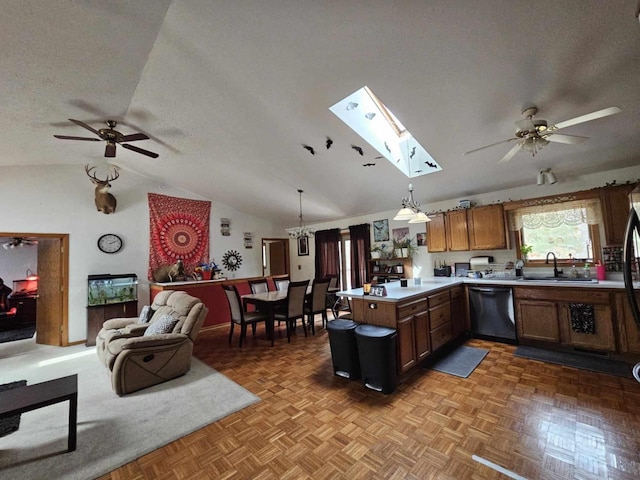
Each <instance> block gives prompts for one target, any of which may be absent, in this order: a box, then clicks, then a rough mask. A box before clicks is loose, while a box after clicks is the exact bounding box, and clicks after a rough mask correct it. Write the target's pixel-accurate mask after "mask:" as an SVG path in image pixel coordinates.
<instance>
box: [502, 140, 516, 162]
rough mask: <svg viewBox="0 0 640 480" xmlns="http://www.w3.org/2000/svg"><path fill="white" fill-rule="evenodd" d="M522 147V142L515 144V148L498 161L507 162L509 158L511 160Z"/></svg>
mask: <svg viewBox="0 0 640 480" xmlns="http://www.w3.org/2000/svg"><path fill="white" fill-rule="evenodd" d="M520 147H521V144H520V143H518V144H517V145H514V146H513V148H512V149H511V150H509V151H508V152H507V154H506V155H505V156H504V157H502V158H501V159H500V160H498V163H507V162H508V161H509V160H511V159H512V158H513V157H514V156H515V154H516V153H518V152H519V151H520Z"/></svg>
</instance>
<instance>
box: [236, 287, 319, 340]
mask: <svg viewBox="0 0 640 480" xmlns="http://www.w3.org/2000/svg"><path fill="white" fill-rule="evenodd" d="M310 294H311V286H309V287H307V295H310ZM241 298H242V304H243V306H244V308H245V310H246V308H247V305H253V306H255V307H256V309H257V310H260V311H263V312H266V313H267V322H266V324H267V325H266V326H267V338H268V339H269V340H271V346H272V347H273V343H274V339H275V334H274V324H275V320H274V315H275V312H276V309H277V307H278V306H282V305H284V304H285V303H286V301H287V290H274V291H271V292H260V293H248V294H246V295H242V297H241Z"/></svg>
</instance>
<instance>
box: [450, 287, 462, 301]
mask: <svg viewBox="0 0 640 480" xmlns="http://www.w3.org/2000/svg"><path fill="white" fill-rule="evenodd" d="M449 291H450V292H451V300H453V299H454V298H459V297H461V296H462V292H463V291H464V288H463V287H453V288H452V289H451V290H449Z"/></svg>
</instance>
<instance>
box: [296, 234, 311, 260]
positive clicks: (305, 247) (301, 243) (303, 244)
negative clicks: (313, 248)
mask: <svg viewBox="0 0 640 480" xmlns="http://www.w3.org/2000/svg"><path fill="white" fill-rule="evenodd" d="M305 255H309V237H298V256H299V257H304V256H305Z"/></svg>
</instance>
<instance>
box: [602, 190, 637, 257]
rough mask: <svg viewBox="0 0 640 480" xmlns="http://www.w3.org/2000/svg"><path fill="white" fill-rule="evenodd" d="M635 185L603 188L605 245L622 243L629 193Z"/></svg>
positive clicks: (628, 205) (627, 212)
mask: <svg viewBox="0 0 640 480" xmlns="http://www.w3.org/2000/svg"><path fill="white" fill-rule="evenodd" d="M634 187H635V185H622V186H620V187H612V188H605V189H603V190H602V193H601V201H602V210H603V213H604V233H605V240H606V243H607V245H609V246H611V245H622V244H623V243H624V233H625V228H626V226H627V216H628V215H629V208H630V203H629V194H630V193H631V190H633V188H634Z"/></svg>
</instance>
